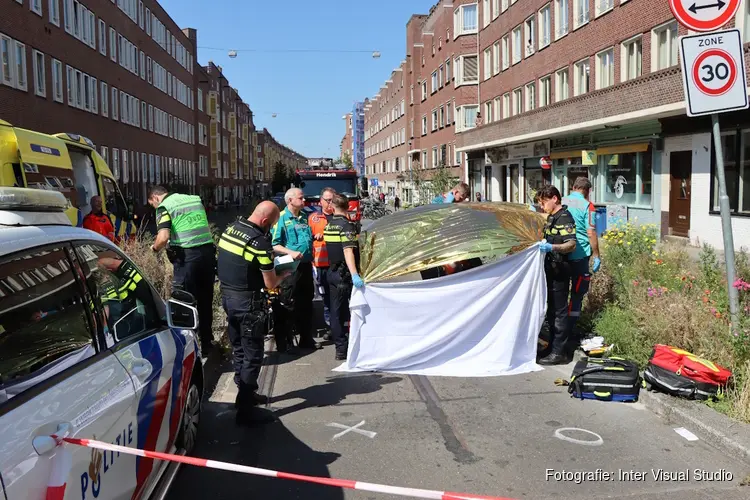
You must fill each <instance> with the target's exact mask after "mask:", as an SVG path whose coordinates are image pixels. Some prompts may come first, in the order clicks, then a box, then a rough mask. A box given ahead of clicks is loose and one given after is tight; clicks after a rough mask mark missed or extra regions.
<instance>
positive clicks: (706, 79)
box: [680, 29, 748, 116]
mask: <svg viewBox="0 0 750 500" xmlns="http://www.w3.org/2000/svg"><path fill="white" fill-rule="evenodd" d="M680 48H681V50H680V53H681V54H680V55H681V63H682V83H683V87H684V89H685V100H686V101H687V114H688V116H701V115H708V114H712V113H724V112H727V111H735V110H738V109H746V108H747V107H748V100H747V91H746V88H747V83H746V78H745V59H744V57H743V54H742V38H741V36H740V31H739V30H736V29H733V30H727V31H720V32H715V33H710V34H705V35H689V36H683V37H682V38H680Z"/></svg>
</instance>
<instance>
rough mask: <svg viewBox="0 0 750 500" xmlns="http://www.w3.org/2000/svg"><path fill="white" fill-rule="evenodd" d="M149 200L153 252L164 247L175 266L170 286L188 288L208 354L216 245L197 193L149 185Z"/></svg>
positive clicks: (211, 335) (204, 349) (204, 352)
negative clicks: (153, 229) (152, 213)
mask: <svg viewBox="0 0 750 500" xmlns="http://www.w3.org/2000/svg"><path fill="white" fill-rule="evenodd" d="M148 203H149V205H151V206H152V207H153V208H154V209H156V230H157V233H156V241H155V242H154V244H153V245H152V247H151V249H152V250H153V251H154V252H158V251H160V250H161V249H162V248H164V247H167V245H168V247H167V257H168V258H169V261H170V262H171V263H172V264H173V266H174V278H173V280H172V286H173V287H174V288H177V289H182V290H185V291H186V292H190V293H191V294H192V295H193V297H195V300H196V302H197V306H198V307H197V308H198V319H199V323H200V326H199V329H200V340H201V350H202V351H203V355H204V356H207V355H208V354H209V353H210V351H211V349H212V348H213V331H212V323H213V299H214V277H215V276H216V274H215V270H216V247H215V246H214V240H213V236H212V235H211V230H210V229H209V227H208V218H207V217H206V210H205V209H204V208H203V203H201V199H200V196H193V195H188V194H179V193H169V192H168V191H167V190H166V189H165V188H164V187H162V186H155V187H152V188H151V190H150V191H149V194H148Z"/></svg>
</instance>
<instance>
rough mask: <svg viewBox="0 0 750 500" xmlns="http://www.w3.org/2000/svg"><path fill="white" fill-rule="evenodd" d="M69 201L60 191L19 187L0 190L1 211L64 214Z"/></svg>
mask: <svg viewBox="0 0 750 500" xmlns="http://www.w3.org/2000/svg"><path fill="white" fill-rule="evenodd" d="M67 208H68V200H67V199H66V198H65V196H63V195H62V193H60V192H58V191H45V190H43V189H29V188H17V187H3V188H0V210H8V211H10V210H16V211H23V212H64V211H65V210H66V209H67Z"/></svg>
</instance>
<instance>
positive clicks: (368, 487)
mask: <svg viewBox="0 0 750 500" xmlns="http://www.w3.org/2000/svg"><path fill="white" fill-rule="evenodd" d="M53 437H54V438H55V439H57V440H58V441H60V440H62V441H65V442H66V443H70V444H75V445H78V446H85V447H88V448H96V449H99V450H107V451H116V452H118V453H126V454H129V455H136V456H139V457H146V458H155V459H157V460H167V461H170V462H180V463H183V464H188V465H195V466H198V467H207V468H209V469H220V470H227V471H232V472H241V473H243V474H253V475H256V476H265V477H275V478H278V479H293V480H295V481H304V482H307V483H316V484H323V485H327V486H335V487H338V488H348V489H351V490H362V491H372V492H375V493H389V494H391V495H401V496H405V497H412V498H430V499H436V500H511V499H509V498H504V497H488V496H481V495H469V494H467V493H451V492H447V491H432V490H422V489H418V488H404V487H401V486H388V485H385V484H375V483H365V482H362V481H350V480H348V479H334V478H330V477H317V476H305V475H302V474H290V473H288V472H279V471H275V470H269V469H260V468H258V467H249V466H247V465H237V464H231V463H228V462H220V461H218V460H208V459H205V458H194V457H186V456H183V455H172V454H171V453H159V452H157V451H146V450H139V449H137V448H129V447H127V446H118V445H115V444H109V443H104V442H102V441H95V440H93V439H78V438H69V437H64V438H58V437H57V436H53Z"/></svg>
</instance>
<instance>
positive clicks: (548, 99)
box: [539, 76, 552, 107]
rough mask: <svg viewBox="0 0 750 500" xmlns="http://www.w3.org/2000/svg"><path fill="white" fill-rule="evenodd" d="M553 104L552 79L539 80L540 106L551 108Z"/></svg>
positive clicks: (547, 77)
mask: <svg viewBox="0 0 750 500" xmlns="http://www.w3.org/2000/svg"><path fill="white" fill-rule="evenodd" d="M551 103H552V77H551V76H545V77H543V78H540V79H539V106H540V107H542V106H549V105H550V104H551Z"/></svg>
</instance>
